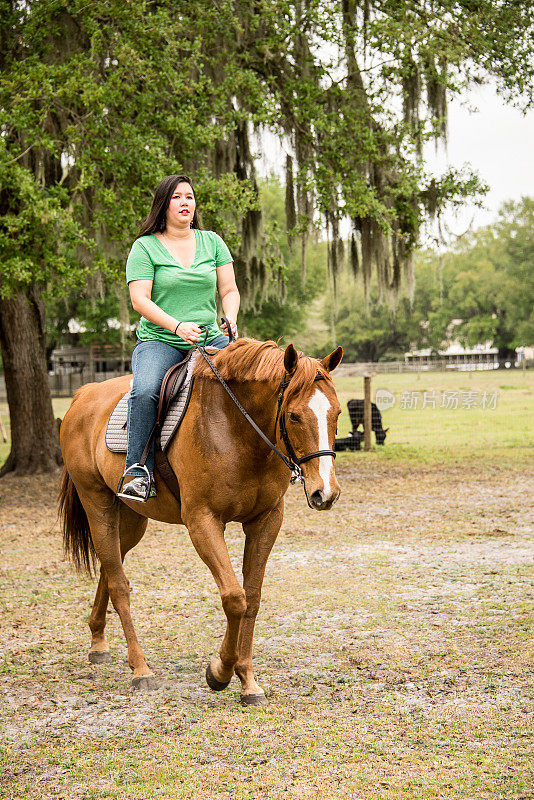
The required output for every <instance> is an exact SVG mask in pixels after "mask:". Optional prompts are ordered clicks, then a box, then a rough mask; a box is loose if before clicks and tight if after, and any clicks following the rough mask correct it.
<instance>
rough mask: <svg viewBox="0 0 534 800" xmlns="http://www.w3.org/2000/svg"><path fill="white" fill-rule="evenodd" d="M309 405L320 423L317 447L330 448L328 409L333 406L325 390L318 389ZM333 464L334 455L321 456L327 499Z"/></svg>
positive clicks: (320, 468) (321, 472)
mask: <svg viewBox="0 0 534 800" xmlns="http://www.w3.org/2000/svg"><path fill="white" fill-rule="evenodd" d="M308 406H309V408H311V410H312V411H313V413H314V414H315V416H316V417H317V424H318V425H319V446H318V448H317V449H318V450H330V444H329V442H328V419H327V417H328V409H329V408H330V407H331V406H330V400H329V399H328V397H327V396H326V395H325V394H323V392H321V391H320V390H319V389H316V390H315V392H314V393H313V395H312V397H311V400H310V402H309V403H308ZM333 466H334V460H333V458H332V456H319V475H320V477H321V480H322V481H323V484H324V498H325V500H329V499H330V497H331V494H332V491H331V489H330V476H331V475H332V468H333Z"/></svg>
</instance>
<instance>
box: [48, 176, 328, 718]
mask: <svg viewBox="0 0 534 800" xmlns="http://www.w3.org/2000/svg"><path fill="white" fill-rule="evenodd" d="M184 183H186V182H185V181H182V184H184ZM178 186H180V183H179V184H178ZM188 186H189V184H188V185H187V186H186V187H185V191H186V192H187V191H188ZM174 188H177V187H174ZM182 197H183V196H182ZM186 200H187V203H186V202H185V201H186ZM193 200H194V198H193ZM177 201H178V203H177V208H178V209H179V208H180V205H179V202H180V198H177ZM175 202H176V201H175ZM163 205H164V204H163ZM191 207H192V206H191V197H189V198H185V197H184V219H185V218H187V216H188V214H189V215H190V212H191ZM186 209H187V210H186ZM178 213H180V211H179V212H178ZM167 218H169V215H168V217H167ZM175 230H176V231H178V230H183V231H186V229H185V227H183V228H182V229H179V228H178V227H177V228H176V229H175ZM196 235H197V236H198V231H197V234H196ZM145 238H148V237H145ZM185 238H186V237H185V235H184V240H185ZM154 239H155V241H154ZM202 241H203V240H202V239H197V256H195V262H197V263H198V253H199V251H198V247H199V244H201V243H202ZM181 244H182V245H183V242H182V243H181ZM190 246H191V245H190ZM158 247H161V248H163V243H162V242H160V240H159V238H158V237H157V236H154V237H153V240H152V252H154V248H158ZM202 247H204V244H203V243H202ZM156 252H158V251H156ZM174 252H175V254H176V256H177V257H178V260H177V259H175V258H174V257H172V260H171V263H170V265H169V264H167V265H168V266H169V268H170V267H174V268H175V267H176V266H180V265H179V263H178V261H181V262H182V261H185V262H186V263H190V262H191V263H192V261H191V260H192V257H193V250H192V249H191V250H190V252H189V257H188V258H187V259H186V256H187V253H186V252H185V251H184V250H182V251H180V250H175V251H174ZM200 252H201V253H202V251H200ZM159 253H160V255H158V257H157V258H158V260H159V259H160V258H161V257H162V256H164V255H165V254H164V253H163V252H162V251H161V250H160V251H159ZM169 253H170V251H169ZM169 257H170V256H169ZM165 258H167V256H165ZM216 260H217V259H215V262H216ZM175 262H176V263H175ZM166 263H167V262H166ZM203 263H204V262H203ZM212 264H213V262H212ZM215 268H216V269H217V267H215ZM226 268H231V264H229V263H228V264H225V265H223V270H224V271H223V273H222V278H221V279H220V282H219V290H220V291H221V294H223V308H224V310H225V312H226V313H227V314H229V315H230V316H232V312H234V318H235V314H237V307H238V297H236V295H235V293H234V290H233V289H232V288H231V287H232V286H233V285H234V284H233V278H232V280H230V279H229V277H228V276H229V270H228V269H226ZM182 269H184V267H182ZM206 269H207V267H206ZM138 281H139V283H141V284H142V283H143V282H144V283H145V288H144V294H143V293H141V295H142V297H144V300H143V299H141V305H137V307H138V308H139V309H140V310H141V311H142V312H143V315H144V316H145V319H147V320H149V316H148V315H149V314H151V313H152V312H154V316H155V315H156V314H158V316H157V317H156V316H155V322H154V323H152V324H153V325H156V326H159V327H160V328H161V329H162V330H164V331H166V332H168V336H169V337H171V339H170V340H169V341H171V342H174V339H172V337H173V336H177V335H178V334H177V333H176V334H175V333H174V331H175V330H176V329H177V328H179V329H180V331H181V333H180V338H182V339H183V341H184V342H187V343H188V344H189V345H192V344H193V343H194V342H196V341H198V333H199V331H198V330H197V328H198V322H197V323H191V322H190V321H189V322H188V323H187V324H186V325H178V323H179V322H180V320H179V319H177V320H175V319H174V318H171V317H172V315H170V314H169V313H168V312H167V313H166V312H165V311H164V310H157V311H154V309H153V306H155V308H156V309H157V305H155V304H154V303H153V301H152V300H150V292H149V291H148V289H149V284H150V280H149V278H148V277H145V278H144V279H143V278H139V279H138ZM136 282H137V281H136ZM229 287H230V288H229ZM232 296H233V300H232ZM225 298H226V305H225ZM230 300H232V302H230ZM137 302H138V301H137V300H136V304H137ZM145 311H146V312H147V313H146V315H145ZM166 320H167V321H168V322H167V326H166V327H165V325H166ZM172 323H175V326H174V328H173V330H172V332H171V327H172ZM231 324H232V327H234V324H233V322H232V323H231ZM141 333H143V331H142V330H141ZM214 333H215V332H214ZM214 339H215V335H214ZM144 341H147V340H143V343H144ZM212 342H213V340H212ZM148 344H151V345H152V344H153V341H148ZM158 346H159V342H158ZM172 346H173V345H172V344H171V347H172ZM136 347H141V345H137V346H136ZM341 357H342V350H341V348H340V347H338V348H337V349H336V350H335V351H334V352H333V353H331V354H330V355H328V356H326V357H325V358H323V359H322V360H320V361H319V360H316V359H314V358H308V357H306V356H303V355H301V354H299V353H297V351H296V350H295V348H294V347H293V345H289V346H288V347H287V348H286V350H285V351H283V350H281V349H280V348H279V347H278V346H277V345H276V344H275V343H274V342H257V341H254V340H253V339H239V340H238V341H237V342H234V343H233V344H231V345H229V346H228V347H226V348H225V349H221V350H219V351H218V352H217V351H215V354H213V353H211V358H212V359H213V364H214V365H215V367H216V369H217V371H218V372H219V375H220V376H221V377H222V379H223V380H224V381H226V382H227V385H228V388H230V391H231V392H233V394H234V396H235V399H236V400H237V401H238V402H239V403H240V404H241V406H242V407H244V408H245V409H246V411H247V412H248V414H249V415H250V417H251V418H252V419H253V420H254V423H255V425H256V426H257V427H258V428H259V429H260V430H261V432H262V435H261V436H260V434H259V433H258V432H257V430H255V429H254V428H253V427H252V426H251V424H250V423H249V421H248V420H247V419H246V418H245V417H244V416H243V413H242V410H241V409H240V408H238V406H237V405H236V403H235V401H234V399H232V397H231V396H230V395H229V394H228V392H227V390H226V389H225V388H224V386H223V385H222V384H221V382H219V380H218V379H217V378H216V377H215V376H214V373H213V372H212V371H211V368H210V366H209V365H208V364H207V363H206V362H205V361H204V360H203V359H199V361H198V363H197V365H196V367H195V372H194V383H193V388H192V392H191V396H190V400H189V405H188V409H187V413H186V415H185V417H184V419H183V421H182V423H181V425H180V428H179V429H178V432H177V435H176V436H175V437H174V439H173V440H172V442H171V444H170V446H169V448H168V450H167V457H168V459H169V462H170V465H171V467H172V469H173V471H174V473H175V474H176V476H177V478H178V482H179V485H180V500H178V499H177V498H176V496H175V495H174V494H172V493H171V492H170V490H169V489H168V488H167V486H166V485H165V483H162V484H161V488H159V489H158V495H157V497H154V496H152V497H150V498H149V499H148V501H147V502H144V503H140V502H138V499H139V498H137V497H134V496H133V495H132V496H131V497H128V496H126V497H123V499H122V501H117V498H116V497H115V488H116V486H117V484H118V481H119V478H120V477H121V475H122V474H123V472H124V456H121V455H120V454H117V453H112V452H111V451H110V450H108V449H107V447H106V441H105V435H106V427H107V424H108V420H109V418H110V415H111V412H112V411H113V409H114V408H115V406H116V404H117V402H118V401H119V399H120V398H121V397H122V396H123V395H124V394H125V393H126V392H127V391H128V389H129V388H130V376H128V375H125V376H123V377H121V378H114V379H112V380H109V381H104V382H103V383H91V384H88V385H86V386H83V387H82V388H81V389H80V390H79V391H78V392H77V393H76V395H75V397H74V399H73V401H72V404H71V407H70V408H69V410H68V411H67V413H66V415H65V417H64V419H63V422H62V424H61V431H60V438H61V449H62V452H63V459H64V463H65V468H64V471H63V479H62V486H61V490H60V498H59V500H60V517H61V520H62V526H63V538H64V543H65V548H66V550H67V552H68V553H69V555H70V556H71V557H72V559H73V560H74V562H75V563H76V564H77V565H78V566H82V567H86V568H88V569H90V567H91V563H92V562H93V561H94V559H95V558H98V560H99V561H100V579H99V582H98V588H97V591H96V596H95V600H94V604H93V610H92V612H91V615H90V618H89V628H90V630H91V634H92V641H91V647H90V650H89V661H90V662H91V663H93V664H98V663H102V662H105V661H109V660H110V658H111V656H110V652H109V646H108V643H107V641H106V637H105V631H104V629H105V625H106V621H107V618H106V611H107V607H108V602H109V599H110V598H111V602H112V603H113V606H114V608H115V610H116V611H117V613H118V615H119V618H120V621H121V624H122V628H123V631H124V635H125V638H126V642H127V646H128V663H129V665H130V667H131V669H132V671H133V678H132V684H133V686H135V687H137V688H140V689H150V688H152V687H153V686H154V677H153V673H152V671H151V670H150V668H149V666H148V664H147V661H146V658H145V655H144V653H143V651H142V649H141V647H140V645H139V641H138V639H137V636H136V633H135V629H134V626H133V622H132V617H131V612H130V587H129V582H128V579H127V577H126V574H125V572H124V567H123V561H124V557H125V555H126V553H128V551H129V550H131V549H132V548H133V547H134V546H135V545H136V544H138V542H139V541H140V540H141V538H142V536H143V534H144V532H145V530H146V526H147V521H148V519H149V518H150V519H155V520H159V521H162V522H169V523H174V524H184V525H186V527H187V529H188V531H189V535H190V537H191V541H192V543H193V545H194V547H195V549H196V551H197V553H198V554H199V556H200V557H201V558H202V560H203V561H204V563H205V564H206V565H207V566H208V567H209V569H210V571H211V573H212V575H213V577H214V579H215V582H216V584H217V587H218V589H219V591H220V594H221V599H222V606H223V609H224V613H225V615H226V620H227V625H226V633H225V635H224V638H223V641H222V645H221V648H220V651H219V655H218V656H217V657H215V658H213V659H212V660H211V662H210V663H209V665H208V667H207V670H206V680H207V682H208V685H209V686H210V688H212V689H214V690H216V691H218V690H221V689H224V688H225V687H226V686H228V684H229V683H230V680H231V678H232V676H233V675H234V674H235V675H237V676H238V678H239V680H240V681H241V702H242V703H243V704H245V705H263V704H264V703H266V702H267V701H266V698H265V694H264V692H263V690H262V689H261V687H260V686H259V685H258V684H257V682H256V680H255V678H254V672H253V666H252V639H253V634H254V624H255V620H256V615H257V613H258V609H259V605H260V597H261V587H262V582H263V576H264V572H265V567H266V563H267V559H268V557H269V554H270V552H271V549H272V547H273V545H274V542H275V540H276V537H277V535H278V532H279V530H280V527H281V524H282V520H283V513H284V495H285V493H286V491H287V488H288V486H289V482H290V478H291V470H292V469H294V471H295V474H296V475H298V476H299V477H302V479H303V481H304V486H305V493H306V499H307V501H308V505H309V506H310V507H311V508H313V509H316V510H327V509H329V508H331V507H332V505H333V504H334V503H335V502H336V500H337V499H338V497H339V494H340V489H339V484H338V482H337V480H336V476H335V472H334V461H333V458H334V455H335V454H334V452H333V443H334V438H335V432H336V424H337V418H338V416H339V414H340V412H341V408H340V405H339V402H338V399H337V396H336V392H335V389H334V384H333V382H332V379H331V377H330V372H331V371H332V370H333V369H335V367H336V366H337V365H338V364H339V362H340V361H341ZM137 366H139V361H137ZM147 429H148V431H149V430H150V425H147ZM147 436H148V433H147ZM145 441H146V439H145ZM273 445H274V448H275V449H274V450H273ZM143 446H144V443H143ZM139 455H140V451H139V446H138V450H137V451H136V452H135V453H133V452H130V448H129V452H128V459H129V463H130V462H131V463H133V459H135V458H138V457H139ZM288 466H289V467H290V468H289V469H288ZM230 521H237V522H240V523H241V524H242V526H243V531H244V534H245V548H244V554H243V568H242V571H243V585H242V586H241V584H240V583H239V581H238V580H237V577H236V575H235V572H234V569H233V567H232V563H231V561H230V557H229V554H228V550H227V547H226V542H225V539H224V531H225V526H226V524H227V523H228V522H230Z"/></svg>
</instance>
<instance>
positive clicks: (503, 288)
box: [323, 198, 534, 361]
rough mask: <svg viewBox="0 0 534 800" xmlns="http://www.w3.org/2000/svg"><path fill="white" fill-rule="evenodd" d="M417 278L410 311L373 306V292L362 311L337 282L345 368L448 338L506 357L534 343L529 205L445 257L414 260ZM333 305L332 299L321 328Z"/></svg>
mask: <svg viewBox="0 0 534 800" xmlns="http://www.w3.org/2000/svg"><path fill="white" fill-rule="evenodd" d="M415 271H416V282H415V292H414V298H413V304H410V302H409V301H408V299H407V298H406V297H403V298H401V300H400V302H399V304H398V307H397V308H396V309H392V308H390V307H388V306H387V305H380V304H379V303H378V289H377V287H376V284H375V285H374V286H373V287H372V289H371V301H370V304H369V308H368V310H367V311H366V308H365V298H364V294H363V291H362V289H361V288H359V287H355V286H354V285H353V283H352V281H351V280H350V278H349V276H348V275H346V274H345V275H343V276H342V277H341V280H340V284H339V292H338V300H337V310H336V313H335V334H336V338H335V341H336V343H338V344H342V345H343V348H344V350H345V358H346V360H349V361H350V360H358V361H378V360H387V359H388V358H393V357H397V358H402V357H403V353H404V352H405V351H407V350H408V349H411V347H413V346H415V347H418V348H422V347H430V348H432V349H433V350H436V351H437V350H438V349H440V348H441V347H442V344H443V342H444V341H445V340H446V339H448V338H451V339H458V340H459V341H460V343H461V344H463V345H464V346H466V347H472V346H473V345H475V344H477V343H479V342H485V341H493V344H494V346H496V347H498V348H499V351H500V353H501V355H502V356H503V357H505V356H507V355H509V354H510V353H511V352H512V351H513V350H514V349H515V348H516V347H518V346H520V345H531V344H532V343H533V342H534V200H533V199H531V198H523V200H522V201H521V202H518V203H513V202H510V203H507V204H505V205H504V206H503V207H502V209H501V211H500V213H499V216H498V219H497V221H496V223H495V224H494V225H491V226H488V227H485V228H482V229H480V230H478V231H476V232H475V233H473V234H472V235H470V236H469V237H467V238H464V239H462V240H461V241H460V242H459V243H458V244H457V245H456V247H455V248H453V249H452V250H451V251H449V252H447V253H444V254H441V255H439V254H437V253H435V252H433V251H423V252H421V253H419V254H418V256H417V258H416V266H415ZM333 304H334V300H333V298H332V296H331V295H330V296H329V297H328V298H327V302H326V306H325V308H324V311H323V314H324V319H325V322H329V321H330V309H331V308H332V306H333ZM453 322H454V323H455V324H452V323H453Z"/></svg>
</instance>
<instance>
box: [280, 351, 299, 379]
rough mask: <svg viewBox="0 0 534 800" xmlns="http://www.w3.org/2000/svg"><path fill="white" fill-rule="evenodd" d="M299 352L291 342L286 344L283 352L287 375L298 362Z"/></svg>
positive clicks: (290, 373)
mask: <svg viewBox="0 0 534 800" xmlns="http://www.w3.org/2000/svg"><path fill="white" fill-rule="evenodd" d="M298 360H299V354H298V353H297V351H296V350H295V348H294V347H293V345H292V344H288V346H287V347H286V351H285V353H284V369H285V371H286V372H287V374H288V375H292V374H293V373H294V372H295V370H296V368H297V364H298Z"/></svg>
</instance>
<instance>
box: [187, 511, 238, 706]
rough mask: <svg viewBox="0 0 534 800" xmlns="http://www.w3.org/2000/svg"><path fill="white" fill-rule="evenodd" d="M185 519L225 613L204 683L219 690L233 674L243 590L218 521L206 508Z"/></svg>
mask: <svg viewBox="0 0 534 800" xmlns="http://www.w3.org/2000/svg"><path fill="white" fill-rule="evenodd" d="M185 522H186V525H187V529H188V531H189V535H190V537H191V541H192V542H193V545H194V547H195V550H196V551H197V553H198V554H199V556H200V558H201V559H202V561H204V563H205V564H206V565H207V566H208V567H209V569H210V571H211V574H212V575H213V577H214V579H215V583H216V584H217V587H218V589H219V592H220V593H221V600H222V606H223V609H224V613H225V614H226V622H227V625H226V633H225V635H224V638H223V641H222V645H221V649H220V651H219V656H218V657H216V658H213V659H212V660H211V662H210V664H209V665H208V668H207V670H206V680H207V682H208V686H209V687H210V688H211V689H214V690H215V691H220V690H221V689H225V688H226V687H227V686H228V684H229V683H230V681H231V679H232V675H233V674H234V667H235V664H236V662H237V657H238V638H239V628H240V626H241V620H242V618H243V615H244V614H245V610H246V607H247V602H246V599H245V592H244V591H243V589H242V588H241V586H240V585H239V582H238V580H237V578H236V576H235V572H234V570H233V567H232V564H231V561H230V556H229V555H228V548H227V547H226V542H225V540H224V525H223V524H222V522H221V521H220V520H217V519H216V518H215V517H214V516H213V515H212V514H211V513H210V512H208V511H204V512H200V513H199V512H196V513H195V514H194V515H188V518H187V520H186V521H185Z"/></svg>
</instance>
